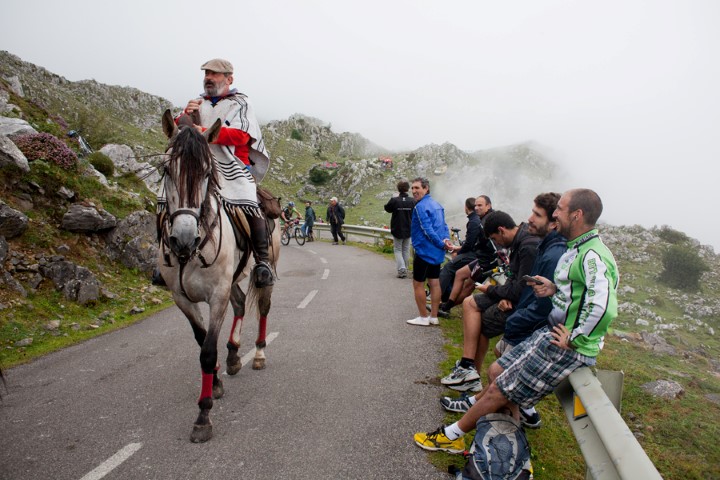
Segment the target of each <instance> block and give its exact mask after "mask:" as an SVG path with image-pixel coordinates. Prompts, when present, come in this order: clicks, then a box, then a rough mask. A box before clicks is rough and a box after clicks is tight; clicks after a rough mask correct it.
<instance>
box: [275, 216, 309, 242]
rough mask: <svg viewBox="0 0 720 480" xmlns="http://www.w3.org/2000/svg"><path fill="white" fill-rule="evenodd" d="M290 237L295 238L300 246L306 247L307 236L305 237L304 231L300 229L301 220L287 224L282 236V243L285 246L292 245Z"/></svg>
mask: <svg viewBox="0 0 720 480" xmlns="http://www.w3.org/2000/svg"><path fill="white" fill-rule="evenodd" d="M290 237H295V241H296V242H297V244H298V245H305V235H303V232H302V229H301V228H300V219H298V218H296V219H295V220H293V221H291V222H288V223H286V224H285V227H284V228H283V231H282V234H281V235H280V242H281V243H282V244H283V245H288V244H289V243H290Z"/></svg>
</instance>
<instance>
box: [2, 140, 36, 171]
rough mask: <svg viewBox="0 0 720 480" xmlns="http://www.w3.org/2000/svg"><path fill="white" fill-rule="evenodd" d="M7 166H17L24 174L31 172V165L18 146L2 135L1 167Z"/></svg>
mask: <svg viewBox="0 0 720 480" xmlns="http://www.w3.org/2000/svg"><path fill="white" fill-rule="evenodd" d="M5 165H15V166H16V167H18V168H19V169H20V170H22V171H23V172H29V171H30V164H29V163H28V160H27V158H25V155H23V153H22V152H21V151H20V149H19V148H18V147H17V145H15V144H14V143H13V142H12V140H10V139H9V138H8V137H6V136H5V135H0V167H4V166H5Z"/></svg>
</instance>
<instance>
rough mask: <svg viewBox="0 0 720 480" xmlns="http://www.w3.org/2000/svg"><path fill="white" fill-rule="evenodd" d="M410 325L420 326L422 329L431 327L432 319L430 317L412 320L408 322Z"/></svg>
mask: <svg viewBox="0 0 720 480" xmlns="http://www.w3.org/2000/svg"><path fill="white" fill-rule="evenodd" d="M435 321H437V319H435ZM407 323H408V324H410V325H419V326H421V327H428V326H430V318H429V317H415V318H413V319H412V320H408V321H407Z"/></svg>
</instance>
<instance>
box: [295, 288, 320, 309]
mask: <svg viewBox="0 0 720 480" xmlns="http://www.w3.org/2000/svg"><path fill="white" fill-rule="evenodd" d="M317 293H318V291H317V290H313V291H312V292H310V293H308V294H307V297H305V300H303V301H302V302H300V305H298V306H297V308H305V307H307V306H308V303H310V302H311V301H312V299H313V298H315V295H317Z"/></svg>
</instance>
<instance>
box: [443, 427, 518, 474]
mask: <svg viewBox="0 0 720 480" xmlns="http://www.w3.org/2000/svg"><path fill="white" fill-rule="evenodd" d="M451 473H453V472H451ZM455 474H456V478H457V479H463V480H529V479H531V478H532V467H531V465H530V445H529V444H528V441H527V438H526V437H525V432H524V431H523V429H522V426H521V425H520V422H518V421H517V420H515V419H514V418H513V417H511V416H510V415H505V414H504V413H490V414H488V415H485V416H484V417H481V418H480V419H479V420H478V421H477V425H476V433H475V439H474V440H473V444H472V447H470V453H469V454H468V455H467V463H466V464H465V468H463V469H462V470H460V471H456V472H455Z"/></svg>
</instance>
